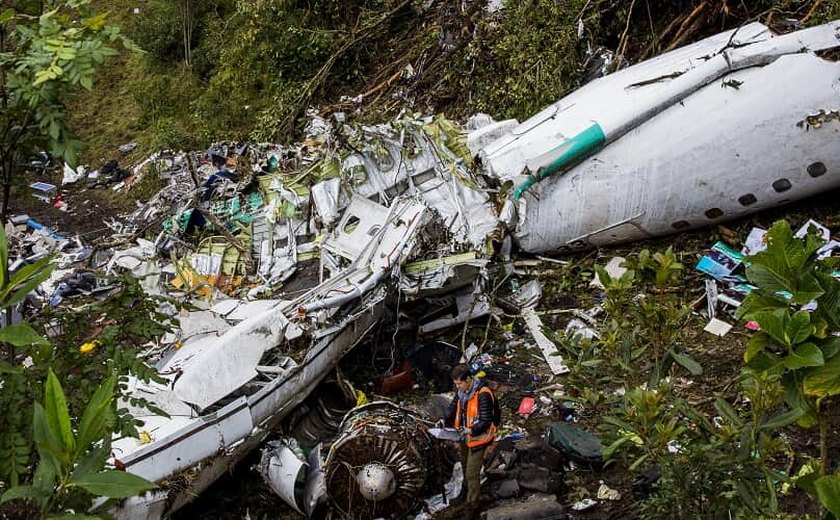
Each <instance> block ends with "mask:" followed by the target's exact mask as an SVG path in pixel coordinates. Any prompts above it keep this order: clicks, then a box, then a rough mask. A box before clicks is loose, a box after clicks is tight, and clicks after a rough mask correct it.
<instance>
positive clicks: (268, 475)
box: [258, 440, 327, 518]
mask: <svg viewBox="0 0 840 520" xmlns="http://www.w3.org/2000/svg"><path fill="white" fill-rule="evenodd" d="M293 443H294V441H293V440H291V441H275V442H269V443H268V446H267V448H266V449H264V450H263V454H262V458H261V460H260V464H259V466H258V470H259V472H260V474H261V475H262V477H263V479H264V480H265V481H266V482H267V483H268V486H269V487H270V488H271V490H272V491H274V492H275V493H277V495H278V496H279V497H280V498H281V499H283V501H284V502H286V503H287V504H289V505H290V506H292V507H293V508H295V510H296V511H297V512H298V513H300V514H302V515H304V516H306V517H307V518H312V516H313V515H314V514H315V510H316V509H317V508H318V507H319V506H320V505H321V504H323V503H325V502H326V500H327V488H326V484H325V481H324V469H323V467H322V466H323V461H322V460H321V445H320V444H317V445H316V446H314V447H313V448H312V450H311V451H310V453H309V456H308V457H306V459H305V460H304V458H303V453H301V452H300V449H299V448H298V449H294V446H293Z"/></svg>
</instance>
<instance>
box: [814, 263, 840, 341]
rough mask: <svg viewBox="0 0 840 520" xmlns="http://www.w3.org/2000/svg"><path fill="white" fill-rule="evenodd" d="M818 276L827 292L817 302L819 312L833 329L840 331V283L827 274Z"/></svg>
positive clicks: (818, 274)
mask: <svg viewBox="0 0 840 520" xmlns="http://www.w3.org/2000/svg"><path fill="white" fill-rule="evenodd" d="M816 276H817V280H819V282H820V285H821V286H822V288H823V291H825V293H824V294H823V295H822V296H820V298H819V300H817V302H818V304H819V305H818V306H817V312H818V313H819V314H820V316H822V317H824V318H825V320H826V321H827V322H828V324H829V326H830V328H831V329H833V330H840V281H838V280H837V279H835V278H834V277H833V276H831V275H830V274H827V273H817V274H816Z"/></svg>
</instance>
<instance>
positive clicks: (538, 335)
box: [522, 308, 569, 375]
mask: <svg viewBox="0 0 840 520" xmlns="http://www.w3.org/2000/svg"><path fill="white" fill-rule="evenodd" d="M522 318H523V319H524V320H525V325H526V326H527V327H528V331H529V332H530V333H531V336H532V337H533V338H534V341H536V342H537V346H538V347H539V348H540V351H542V354H543V357H544V358H545V362H546V363H548V367H549V368H550V369H551V373H552V374H554V375H559V374H565V373H566V372H568V371H569V367H567V366H566V365H565V363H564V362H563V356H561V355H560V351H558V350H557V345H555V344H554V342H553V341H551V340H550V339H548V337H547V336H546V335H545V334H544V333H543V331H542V329H543V323H542V320H540V317H539V316H538V315H537V313H536V311H535V310H534V309H533V308H528V309H526V310H524V311H523V312H522Z"/></svg>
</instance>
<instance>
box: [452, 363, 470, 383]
mask: <svg viewBox="0 0 840 520" xmlns="http://www.w3.org/2000/svg"><path fill="white" fill-rule="evenodd" d="M470 377H472V374H470V367H468V366H467V365H463V364H461V365H455V368H453V369H452V379H453V380H454V381H466V380H467V379H469V378H470Z"/></svg>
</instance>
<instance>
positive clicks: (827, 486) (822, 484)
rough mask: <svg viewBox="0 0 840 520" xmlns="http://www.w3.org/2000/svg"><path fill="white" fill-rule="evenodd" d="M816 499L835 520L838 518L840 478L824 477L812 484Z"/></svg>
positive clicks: (839, 513)
mask: <svg viewBox="0 0 840 520" xmlns="http://www.w3.org/2000/svg"><path fill="white" fill-rule="evenodd" d="M814 487H815V488H816V490H817V497H818V498H819V499H820V502H821V503H822V505H824V506H825V508H826V509H828V510H829V511H831V514H833V515H834V517H835V518H840V477H838V476H835V475H826V476H824V477H820V478H818V479H817V480H816V482H814Z"/></svg>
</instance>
